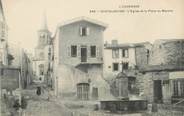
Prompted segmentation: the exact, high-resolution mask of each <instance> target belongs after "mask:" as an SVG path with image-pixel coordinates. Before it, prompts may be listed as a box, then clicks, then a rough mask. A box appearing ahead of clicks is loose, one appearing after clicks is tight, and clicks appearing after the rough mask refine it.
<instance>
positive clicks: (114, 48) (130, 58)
mask: <svg viewBox="0 0 184 116" xmlns="http://www.w3.org/2000/svg"><path fill="white" fill-rule="evenodd" d="M151 46H152V45H151V44H150V43H149V42H144V43H128V44H126V43H125V44H121V43H118V41H117V40H112V42H111V43H105V46H104V78H105V79H106V80H108V81H109V82H112V80H114V81H115V78H116V76H117V75H118V74H119V73H120V72H123V73H125V75H127V76H128V82H129V84H128V85H129V86H128V89H129V92H130V94H133V93H138V84H139V80H138V79H137V77H138V73H139V69H140V68H141V67H144V66H146V65H147V64H148V63H149V57H150V56H149V55H150V53H149V52H150V49H151Z"/></svg>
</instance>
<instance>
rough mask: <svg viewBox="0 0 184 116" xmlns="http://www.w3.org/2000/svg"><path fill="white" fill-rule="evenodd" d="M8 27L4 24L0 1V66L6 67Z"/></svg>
mask: <svg viewBox="0 0 184 116" xmlns="http://www.w3.org/2000/svg"><path fill="white" fill-rule="evenodd" d="M7 31H8V26H7V24H6V20H5V16H4V11H3V6H2V2H1V0H0V64H3V65H8V45H7V44H8V37H7Z"/></svg>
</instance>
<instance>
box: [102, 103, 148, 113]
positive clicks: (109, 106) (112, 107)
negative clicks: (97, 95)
mask: <svg viewBox="0 0 184 116" xmlns="http://www.w3.org/2000/svg"><path fill="white" fill-rule="evenodd" d="M147 104H148V102H147V101H146V100H108V101H100V108H101V110H106V111H110V112H118V111H124V112H139V111H145V110H147Z"/></svg>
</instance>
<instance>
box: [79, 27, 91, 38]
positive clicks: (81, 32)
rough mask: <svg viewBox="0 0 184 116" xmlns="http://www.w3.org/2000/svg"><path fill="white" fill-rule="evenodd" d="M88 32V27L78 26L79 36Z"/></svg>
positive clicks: (86, 34)
mask: <svg viewBox="0 0 184 116" xmlns="http://www.w3.org/2000/svg"><path fill="white" fill-rule="evenodd" d="M89 34H90V29H89V27H80V35H81V36H88V35H89Z"/></svg>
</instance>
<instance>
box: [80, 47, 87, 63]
mask: <svg viewBox="0 0 184 116" xmlns="http://www.w3.org/2000/svg"><path fill="white" fill-rule="evenodd" d="M81 62H87V48H86V47H82V48H81Z"/></svg>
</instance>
